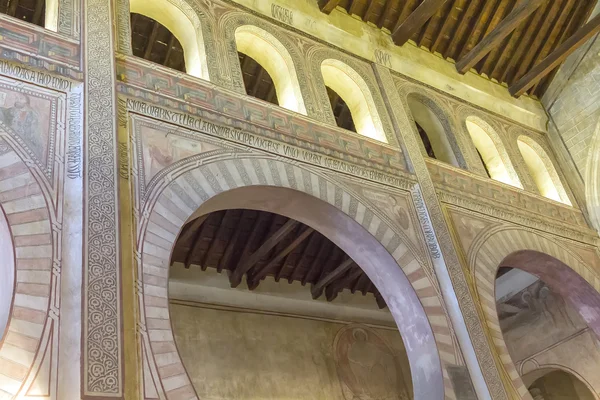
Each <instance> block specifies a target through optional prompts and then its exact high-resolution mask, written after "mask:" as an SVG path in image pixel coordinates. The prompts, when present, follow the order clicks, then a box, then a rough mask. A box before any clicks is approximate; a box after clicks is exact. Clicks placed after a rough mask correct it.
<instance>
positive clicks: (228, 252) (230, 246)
mask: <svg viewBox="0 0 600 400" xmlns="http://www.w3.org/2000/svg"><path fill="white" fill-rule="evenodd" d="M240 219H241V218H240ZM241 233H242V230H241V229H239V227H238V228H237V229H235V231H234V233H233V236H232V237H231V239H229V243H227V247H225V252H224V253H223V257H221V259H220V260H219V263H218V264H217V272H221V271H223V269H229V268H228V267H229V264H230V263H231V261H232V258H231V257H232V256H233V251H234V249H235V247H236V244H237V242H238V240H239V239H240V235H241Z"/></svg>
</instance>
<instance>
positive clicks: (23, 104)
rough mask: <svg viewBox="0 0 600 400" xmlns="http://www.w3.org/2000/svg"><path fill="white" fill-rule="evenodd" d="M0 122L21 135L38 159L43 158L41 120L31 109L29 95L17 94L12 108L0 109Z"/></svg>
mask: <svg viewBox="0 0 600 400" xmlns="http://www.w3.org/2000/svg"><path fill="white" fill-rule="evenodd" d="M0 120H1V121H2V122H3V123H4V124H5V125H6V126H8V127H10V128H11V129H12V130H13V131H14V132H15V133H16V134H17V135H19V136H20V137H21V139H23V140H24V141H25V143H26V144H27V146H29V147H30V148H31V150H33V152H34V153H35V154H36V155H37V156H38V157H40V158H42V156H43V151H44V150H43V144H42V138H41V137H40V135H41V132H40V119H39V116H38V114H37V112H36V111H35V110H34V109H33V108H32V107H31V105H30V102H29V97H28V96H27V95H25V94H22V93H17V94H16V95H15V102H14V104H13V105H12V107H2V108H1V109H0Z"/></svg>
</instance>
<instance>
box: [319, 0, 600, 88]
mask: <svg viewBox="0 0 600 400" xmlns="http://www.w3.org/2000/svg"><path fill="white" fill-rule="evenodd" d="M315 1H317V2H318V4H319V7H320V8H321V11H323V12H325V13H330V12H331V11H332V10H334V9H335V8H336V7H337V8H338V9H339V10H342V11H345V12H347V13H348V14H351V15H354V16H358V17H359V18H361V19H362V20H363V21H364V22H367V23H369V24H373V25H375V26H377V27H379V28H380V29H383V30H384V31H386V32H388V33H391V34H392V38H393V40H394V42H395V43H396V44H397V45H399V46H402V45H404V44H405V43H406V42H407V41H408V40H409V39H410V40H412V41H413V42H414V43H416V45H417V46H419V47H422V48H425V49H427V50H428V51H430V52H432V53H437V54H440V55H441V56H442V57H443V58H445V59H447V60H451V61H456V66H457V69H458V71H459V72H461V73H465V72H466V71H468V70H470V69H471V68H473V69H474V70H475V71H476V72H477V73H479V74H481V75H484V76H486V77H489V78H491V79H493V80H495V81H498V82H501V83H503V84H506V85H508V86H509V87H510V90H511V93H513V94H514V95H517V96H518V95H520V94H522V93H524V92H525V90H527V93H529V94H533V95H536V96H538V97H539V96H541V95H542V94H543V93H544V91H545V90H546V88H547V87H548V84H549V82H550V81H551V79H552V76H553V73H554V72H555V71H556V69H557V67H558V66H559V65H560V64H561V63H562V61H564V58H566V55H568V54H570V52H572V51H573V50H574V49H575V48H576V47H577V46H578V45H580V44H582V43H583V42H585V40H586V39H587V38H589V37H591V36H592V35H593V34H595V33H597V32H598V30H599V29H600V20H596V19H593V20H591V21H590V22H589V23H588V25H586V27H585V28H583V29H582V26H583V25H584V24H585V23H586V21H587V20H588V19H589V16H590V14H591V12H592V10H593V8H594V6H595V3H596V0H315ZM569 39H570V41H569ZM561 44H562V45H563V46H562V48H560V46H561ZM543 62H545V64H544V63H543ZM535 66H537V70H534V67H535ZM528 72H529V73H530V76H526V74H527V73H528ZM531 75H535V76H533V78H534V79H536V80H535V83H531V82H532V80H531V78H532V76H531ZM524 77H525V78H524ZM540 77H541V78H540ZM521 78H524V79H526V81H521V82H519V80H521ZM524 85H530V88H528V89H524V88H523V87H524Z"/></svg>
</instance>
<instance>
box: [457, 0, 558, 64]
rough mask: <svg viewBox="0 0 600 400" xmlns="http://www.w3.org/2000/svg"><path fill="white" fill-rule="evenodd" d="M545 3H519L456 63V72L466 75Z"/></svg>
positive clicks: (534, 0)
mask: <svg viewBox="0 0 600 400" xmlns="http://www.w3.org/2000/svg"><path fill="white" fill-rule="evenodd" d="M545 1H547V0H529V1H525V2H522V3H520V4H519V5H518V6H517V7H515V8H514V10H512V11H511V13H510V14H508V15H507V16H506V18H504V19H503V20H502V21H501V22H500V23H499V24H498V25H497V26H496V28H495V29H494V30H493V31H491V32H490V33H489V34H488V35H486V36H485V37H484V38H483V40H482V41H481V42H479V43H478V44H477V45H476V46H475V47H473V49H472V50H471V51H470V52H468V53H467V54H466V55H465V56H464V57H462V58H461V59H460V60H459V61H458V62H457V63H456V69H457V71H458V72H459V73H461V74H465V73H467V72H468V71H469V70H470V69H471V68H473V67H474V66H475V64H477V63H478V62H479V61H480V60H481V59H482V58H483V57H485V56H486V54H488V53H489V52H490V51H491V50H492V49H493V48H495V47H496V46H498V45H499V44H500V43H501V42H502V41H503V40H504V39H505V38H506V37H507V36H508V35H510V34H511V32H512V31H513V30H514V29H515V28H516V27H517V26H519V24H521V23H522V22H523V21H524V20H525V19H526V18H527V17H529V16H530V15H531V14H532V13H534V12H535V11H536V10H537V9H538V8H539V7H540V6H541V5H542V4H543V3H544V2H545Z"/></svg>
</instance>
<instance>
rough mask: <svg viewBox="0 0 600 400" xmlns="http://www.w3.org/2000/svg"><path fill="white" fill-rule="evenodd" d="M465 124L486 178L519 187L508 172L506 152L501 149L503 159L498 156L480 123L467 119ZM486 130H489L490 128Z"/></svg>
mask: <svg viewBox="0 0 600 400" xmlns="http://www.w3.org/2000/svg"><path fill="white" fill-rule="evenodd" d="M465 124H466V126H467V131H469V135H470V136H471V139H472V140H473V143H474V144H475V148H476V149H477V152H478V153H479V156H480V157H481V162H482V163H483V165H484V167H485V169H486V171H487V173H488V176H489V177H490V178H492V179H494V180H497V181H499V182H503V183H506V184H508V185H513V186H519V187H520V182H514V181H513V178H511V175H510V173H509V172H508V167H507V165H506V163H507V162H509V161H508V155H507V154H506V151H505V150H504V149H503V148H501V149H500V150H501V151H502V152H503V153H504V154H503V155H504V157H503V155H501V154H500V151H499V150H498V147H497V146H496V143H494V140H493V139H492V138H491V137H490V135H489V134H488V132H486V129H484V127H483V126H482V122H481V121H478V119H477V118H475V117H469V118H467V120H466V122H465ZM486 128H487V129H491V128H490V127H486Z"/></svg>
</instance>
